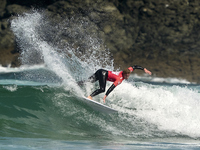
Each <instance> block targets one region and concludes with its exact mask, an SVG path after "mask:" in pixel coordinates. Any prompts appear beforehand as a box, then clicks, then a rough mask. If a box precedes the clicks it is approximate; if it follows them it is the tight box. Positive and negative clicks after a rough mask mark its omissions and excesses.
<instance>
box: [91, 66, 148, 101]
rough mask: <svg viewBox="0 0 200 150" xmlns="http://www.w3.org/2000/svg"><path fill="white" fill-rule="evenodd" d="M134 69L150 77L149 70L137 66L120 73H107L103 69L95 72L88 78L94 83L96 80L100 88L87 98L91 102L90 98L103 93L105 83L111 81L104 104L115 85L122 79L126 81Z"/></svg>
mask: <svg viewBox="0 0 200 150" xmlns="http://www.w3.org/2000/svg"><path fill="white" fill-rule="evenodd" d="M135 69H140V70H144V72H145V73H147V74H149V75H151V72H150V71H149V70H147V69H146V68H143V67H141V66H138V65H135V66H133V67H129V68H127V69H124V70H123V71H120V72H113V71H107V70H104V69H99V70H97V71H96V72H95V73H94V74H93V75H92V76H91V77H89V81H90V82H92V83H94V82H96V81H97V80H98V81H99V87H100V88H99V89H97V90H95V91H94V92H93V93H92V94H91V95H90V96H88V98H89V99H91V100H92V97H94V96H96V95H98V94H100V93H102V92H105V88H106V81H111V82H113V84H112V85H111V86H110V88H109V89H108V90H107V92H106V94H105V96H104V98H103V101H104V103H105V100H106V97H107V96H108V95H109V94H110V92H112V91H113V89H114V88H115V87H116V86H117V85H119V84H121V83H122V81H123V80H124V79H128V78H129V76H130V74H131V72H132V71H134V70H135Z"/></svg>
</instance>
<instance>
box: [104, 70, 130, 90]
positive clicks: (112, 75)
mask: <svg viewBox="0 0 200 150" xmlns="http://www.w3.org/2000/svg"><path fill="white" fill-rule="evenodd" d="M128 69H129V70H130V71H131V72H132V71H133V68H132V67H129V68H128ZM122 73H123V71H120V72H113V71H108V78H107V80H108V81H111V82H114V83H113V84H114V85H115V86H117V85H119V84H121V83H122V81H123V80H124V77H123V75H122Z"/></svg>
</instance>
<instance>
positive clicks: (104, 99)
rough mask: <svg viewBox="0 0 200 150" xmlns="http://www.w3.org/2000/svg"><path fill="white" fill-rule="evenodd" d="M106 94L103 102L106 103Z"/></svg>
mask: <svg viewBox="0 0 200 150" xmlns="http://www.w3.org/2000/svg"><path fill="white" fill-rule="evenodd" d="M106 97H107V96H106V95H105V96H104V97H103V102H104V103H105V102H106Z"/></svg>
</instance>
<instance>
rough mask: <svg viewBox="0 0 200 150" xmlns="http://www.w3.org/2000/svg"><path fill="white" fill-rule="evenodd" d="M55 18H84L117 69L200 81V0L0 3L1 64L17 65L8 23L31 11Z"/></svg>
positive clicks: (13, 1) (9, 0) (67, 0)
mask: <svg viewBox="0 0 200 150" xmlns="http://www.w3.org/2000/svg"><path fill="white" fill-rule="evenodd" d="M32 6H33V7H37V8H40V7H42V8H44V9H46V10H47V11H48V13H49V14H52V15H53V16H60V17H62V16H68V17H72V16H74V15H76V14H80V15H81V16H84V17H87V18H88V19H89V20H90V21H91V22H93V23H94V24H95V25H96V27H97V28H98V32H99V33H100V35H101V38H102V39H103V40H104V42H105V45H106V46H107V47H108V48H109V49H110V51H111V53H112V54H113V57H114V60H115V65H116V66H117V67H118V66H120V67H121V68H123V67H128V66H130V65H134V64H138V65H141V66H144V67H146V68H148V69H149V70H151V71H152V72H153V73H154V74H155V75H156V76H162V77H180V78H185V79H187V80H189V81H195V82H200V76H199V74H200V71H199V67H200V60H199V56H200V51H199V46H200V42H199V41H200V34H199V32H200V30H199V28H200V7H199V6H200V2H199V1H198V0H179V1H177V0H165V1H163V0H124V1H121V0H106V1H105V0H98V1H97V2H94V1H93V0H86V1H80V0H66V1H57V0H50V1H47V0H46V1H43V2H41V1H39V0H30V1H27V2H26V1H23V2H21V1H20V0H1V6H0V25H1V28H0V64H2V65H3V66H6V65H8V64H11V65H12V66H13V67H15V66H19V65H20V62H19V60H18V59H17V58H18V56H19V52H20V49H18V48H17V46H16V43H15V37H14V35H13V33H12V31H11V30H10V28H9V21H8V19H12V17H14V16H13V15H14V14H19V13H22V12H25V11H29V10H30V9H31V7H32Z"/></svg>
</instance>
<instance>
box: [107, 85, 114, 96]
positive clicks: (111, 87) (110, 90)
mask: <svg viewBox="0 0 200 150" xmlns="http://www.w3.org/2000/svg"><path fill="white" fill-rule="evenodd" d="M115 87H116V86H115V85H114V84H112V85H111V86H110V88H109V89H108V91H107V92H106V96H108V95H109V94H110V92H112V91H113V90H114V88H115Z"/></svg>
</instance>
